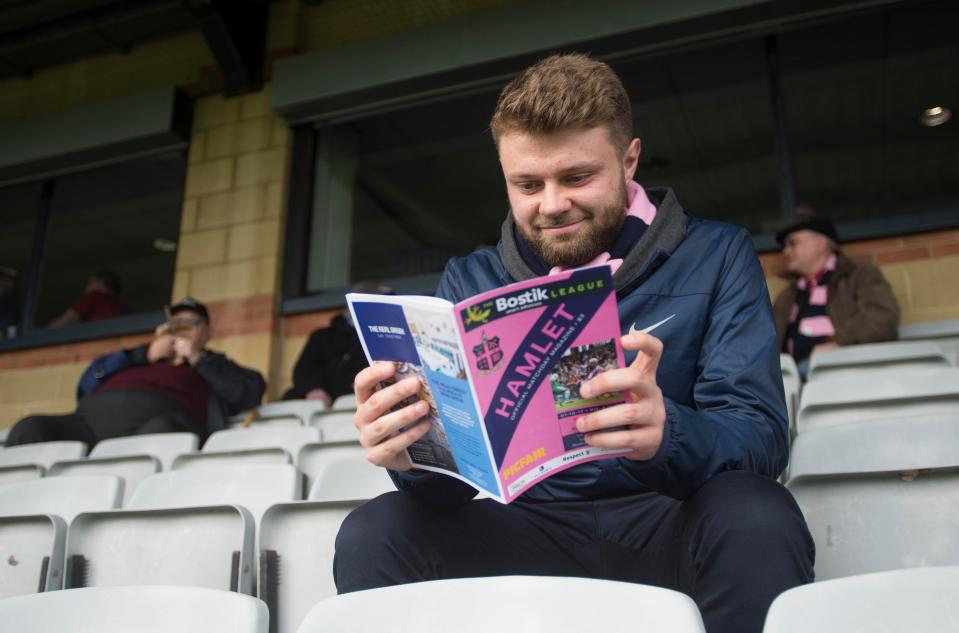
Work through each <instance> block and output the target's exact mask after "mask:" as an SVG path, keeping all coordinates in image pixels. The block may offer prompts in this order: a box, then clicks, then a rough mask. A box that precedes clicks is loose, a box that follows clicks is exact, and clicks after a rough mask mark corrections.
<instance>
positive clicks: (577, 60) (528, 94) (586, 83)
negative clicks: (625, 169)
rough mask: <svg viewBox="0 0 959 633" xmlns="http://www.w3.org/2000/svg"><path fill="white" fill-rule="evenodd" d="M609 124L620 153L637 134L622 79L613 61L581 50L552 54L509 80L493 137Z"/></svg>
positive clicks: (492, 125) (493, 124)
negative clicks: (513, 133)
mask: <svg viewBox="0 0 959 633" xmlns="http://www.w3.org/2000/svg"><path fill="white" fill-rule="evenodd" d="M600 125H606V126H607V128H608V131H609V135H610V141H611V142H612V143H613V146H614V147H616V150H617V151H618V152H623V151H625V150H626V146H627V145H629V142H630V141H631V140H632V138H633V114H632V110H631V109H630V105H629V96H628V95H627V94H626V88H624V87H623V82H622V81H620V79H619V77H618V76H617V75H616V73H615V72H613V69H612V68H610V67H609V65H607V64H604V63H603V62H600V61H596V60H595V59H590V58H589V57H588V56H586V55H583V54H582V53H567V54H562V55H552V56H550V57H547V58H546V59H543V60H541V61H539V62H537V63H536V64H534V65H532V66H530V67H529V68H527V69H526V70H524V71H523V72H522V73H520V74H519V76H517V77H516V78H515V79H513V80H512V81H511V82H509V83H508V84H507V85H506V87H505V88H503V92H501V93H500V96H499V101H497V102H496V110H495V111H494V112H493V118H492V119H491V120H490V130H491V131H492V133H493V141H494V142H496V144H497V145H498V144H499V139H500V137H501V136H502V135H503V134H506V133H507V132H523V133H527V134H549V133H551V132H557V131H560V130H565V129H570V128H593V127H597V126H600Z"/></svg>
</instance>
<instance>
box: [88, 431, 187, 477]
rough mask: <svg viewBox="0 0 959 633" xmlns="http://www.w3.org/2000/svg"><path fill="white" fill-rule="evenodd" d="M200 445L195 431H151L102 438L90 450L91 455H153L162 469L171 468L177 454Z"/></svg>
mask: <svg viewBox="0 0 959 633" xmlns="http://www.w3.org/2000/svg"><path fill="white" fill-rule="evenodd" d="M199 445H200V438H199V437H197V435H196V434H195V433H149V434H146V435H130V436H127V437H113V438H110V439H107V440H102V441H100V442H98V443H97V445H96V446H94V447H93V450H91V451H90V457H128V456H130V455H152V456H153V457H156V458H157V459H159V460H160V467H161V469H162V470H170V468H171V467H172V466H173V460H174V459H175V458H176V456H177V455H181V454H183V453H192V452H194V451H195V450H197V447H198V446H199Z"/></svg>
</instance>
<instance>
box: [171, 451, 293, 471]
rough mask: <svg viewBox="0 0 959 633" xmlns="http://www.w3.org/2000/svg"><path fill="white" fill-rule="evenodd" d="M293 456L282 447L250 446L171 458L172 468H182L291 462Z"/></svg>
mask: <svg viewBox="0 0 959 633" xmlns="http://www.w3.org/2000/svg"><path fill="white" fill-rule="evenodd" d="M292 463H293V458H292V457H290V454H289V453H287V452H286V449H283V448H250V449H247V450H236V451H210V452H207V453H186V454H185V455H180V456H178V457H177V458H176V459H175V460H173V470H182V469H184V468H219V467H220V466H231V465H235V464H292Z"/></svg>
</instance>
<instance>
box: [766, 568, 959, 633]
mask: <svg viewBox="0 0 959 633" xmlns="http://www.w3.org/2000/svg"><path fill="white" fill-rule="evenodd" d="M957 622H959V567H928V568H922V569H901V570H897V571H887V572H882V573H876V574H865V575H862V576H852V577H849V578H839V579H836V580H828V581H825V582H816V583H813V584H810V585H803V586H801V587H796V588H794V589H790V590H789V591H786V592H783V593H782V594H780V595H779V597H778V598H776V600H774V601H773V603H772V605H770V607H769V613H768V614H767V615H766V624H765V627H764V628H763V633H846V632H847V631H888V632H893V631H901V632H906V631H923V632H924V633H946V632H947V631H955V630H956V628H957V624H956V623H957Z"/></svg>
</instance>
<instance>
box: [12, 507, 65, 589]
mask: <svg viewBox="0 0 959 633" xmlns="http://www.w3.org/2000/svg"><path fill="white" fill-rule="evenodd" d="M66 536H67V524H66V523H65V522H64V520H63V519H61V518H60V517H58V516H54V515H50V514H46V515H42V514H41V515H28V516H14V517H0V561H2V562H3V564H0V598H9V597H10V596H20V595H24V594H28V593H34V592H37V591H53V590H55V589H59V588H60V584H61V582H62V579H63V547H64V542H65V540H66Z"/></svg>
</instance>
